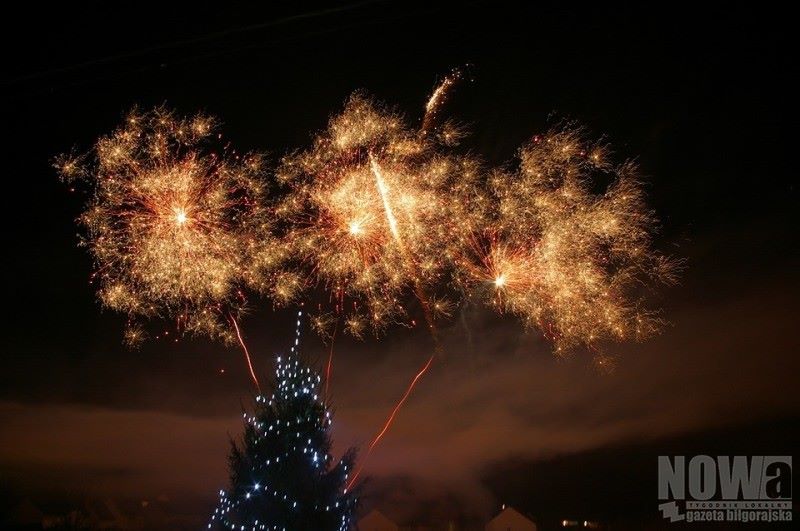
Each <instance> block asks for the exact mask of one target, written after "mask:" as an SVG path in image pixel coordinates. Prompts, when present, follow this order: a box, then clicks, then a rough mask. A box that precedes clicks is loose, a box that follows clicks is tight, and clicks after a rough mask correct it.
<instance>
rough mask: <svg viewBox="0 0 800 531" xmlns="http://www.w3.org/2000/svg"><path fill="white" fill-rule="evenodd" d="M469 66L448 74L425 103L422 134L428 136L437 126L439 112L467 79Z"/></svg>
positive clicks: (455, 69)
mask: <svg viewBox="0 0 800 531" xmlns="http://www.w3.org/2000/svg"><path fill="white" fill-rule="evenodd" d="M468 68H469V65H468V66H466V67H463V68H454V69H453V70H451V71H450V73H449V74H447V75H446V76H445V77H444V79H442V82H441V83H439V85H438V86H437V87H436V88H435V89H434V90H433V93H432V94H431V97H430V98H428V101H427V102H426V103H425V116H424V117H423V119H422V126H421V127H420V132H421V133H422V134H423V135H424V134H427V133H428V132H429V131H430V130H432V129H433V127H434V126H435V125H436V122H437V119H438V117H439V111H440V110H441V109H442V107H444V105H445V103H446V102H447V99H448V97H449V96H450V93H451V92H452V91H453V89H454V88H455V87H456V85H458V84H459V83H460V82H461V81H462V80H463V79H464V78H465V77H466V73H465V70H466V69H468Z"/></svg>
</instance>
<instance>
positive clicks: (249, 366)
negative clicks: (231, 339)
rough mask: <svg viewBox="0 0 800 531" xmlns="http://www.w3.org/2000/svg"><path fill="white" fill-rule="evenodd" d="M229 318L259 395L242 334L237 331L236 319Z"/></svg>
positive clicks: (259, 390) (259, 387)
mask: <svg viewBox="0 0 800 531" xmlns="http://www.w3.org/2000/svg"><path fill="white" fill-rule="evenodd" d="M229 317H230V318H231V323H233V327H234V328H235V329H236V337H238V338H239V344H240V345H241V346H242V350H243V351H244V357H245V359H246V360H247V367H248V368H249V369H250V376H251V377H252V378H253V382H255V384H256V389H258V392H259V394H261V385H260V384H259V383H258V378H256V372H255V371H254V370H253V362H252V361H251V360H250V353H249V352H248V351H247V345H245V344H244V339H242V333H241V331H240V330H239V325H238V324H237V323H236V319H234V318H233V316H232V315H230V314H229Z"/></svg>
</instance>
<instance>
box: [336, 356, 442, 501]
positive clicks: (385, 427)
mask: <svg viewBox="0 0 800 531" xmlns="http://www.w3.org/2000/svg"><path fill="white" fill-rule="evenodd" d="M434 357H435V354H431V357H430V358H428V362H427V363H425V366H423V367H422V369H420V371H419V372H418V373H417V375H416V376H414V379H413V380H411V383H410V384H409V385H408V389H406V392H405V394H404V395H403V398H401V399H400V401H399V402H397V405H395V406H394V409H393V410H392V413H391V414H390V415H389V418H387V419H386V422H385V423H384V425H383V429H381V431H380V432H379V433H378V435H376V436H375V438H374V439H373V440H372V442H371V443H370V445H369V448H368V449H367V455H365V456H364V459H363V460H362V461H361V466H360V467H359V468H358V470H357V471H356V473H355V474H354V475H353V479H351V480H350V483H348V484H347V490H350V487H352V486H353V484H354V483H355V482H356V479H357V478H358V475H359V474H361V471H362V470H363V469H364V465H365V464H366V463H367V459H369V456H370V454H371V453H372V450H373V449H374V448H375V445H377V444H378V442H379V441H380V440H381V439H382V438H383V435H384V434H385V433H386V432H387V431H388V430H389V427H390V426H391V425H392V423H393V422H394V418H395V416H396V415H397V412H398V411H400V408H401V407H403V404H404V403H405V401H406V399H407V398H408V397H409V395H411V391H413V390H414V387H415V386H416V385H417V381H418V380H419V379H420V378H422V375H423V374H425V373H426V372H427V371H428V369H429V368H430V366H431V363H433V358H434Z"/></svg>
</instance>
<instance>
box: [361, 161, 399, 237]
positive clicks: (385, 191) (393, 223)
mask: <svg viewBox="0 0 800 531" xmlns="http://www.w3.org/2000/svg"><path fill="white" fill-rule="evenodd" d="M369 165H370V168H371V169H372V173H374V174H375V182H376V184H377V186H378V192H379V193H380V194H381V201H382V202H383V210H384V212H385V213H386V220H387V221H388V222H389V229H390V230H391V231H392V236H394V239H395V240H397V242H398V243H399V244H400V245H402V244H403V240H402V239H401V238H400V231H398V230H397V218H395V217H394V212H392V204H391V203H390V202H389V188H388V187H387V186H386V182H385V181H384V180H383V173H382V172H381V167H380V166H379V165H378V161H377V160H375V157H374V156H373V155H372V154H371V153H370V155H369Z"/></svg>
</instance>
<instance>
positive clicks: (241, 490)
mask: <svg viewBox="0 0 800 531" xmlns="http://www.w3.org/2000/svg"><path fill="white" fill-rule="evenodd" d="M301 317H302V312H299V313H298V319H297V335H296V338H295V342H294V346H292V348H291V351H290V354H289V355H288V356H285V357H278V358H277V364H276V370H275V380H274V392H273V394H272V395H271V396H262V395H259V396H257V397H256V399H255V406H254V412H253V414H252V415H251V414H249V413H244V414H243V416H244V420H245V427H244V434H243V436H242V438H241V440H240V441H233V442H232V449H231V453H230V456H229V467H230V478H231V486H230V490H228V491H220V499H219V505H218V507H217V508H216V510H215V511H214V514H213V515H212V516H211V522H210V523H209V524H208V528H209V529H236V530H292V531H305V530H308V531H327V530H331V531H333V530H337V531H345V530H348V529H351V528H352V527H353V515H354V512H355V508H356V503H357V497H356V495H355V493H354V492H352V491H348V490H347V488H346V485H347V478H348V474H349V473H350V471H351V470H352V468H353V463H354V461H355V449H352V448H351V449H350V450H348V451H347V452H346V453H345V455H344V456H343V457H342V459H340V460H339V461H334V459H333V456H332V455H331V438H330V434H329V430H330V428H331V413H330V411H329V410H328V408H327V407H326V404H325V403H324V402H323V400H322V397H321V396H320V395H319V392H320V389H319V388H320V383H321V379H320V377H319V376H318V375H317V374H316V373H315V372H314V371H312V370H311V369H310V368H309V367H307V366H306V365H305V364H304V363H303V362H302V361H301V360H300V358H299V344H300V321H301Z"/></svg>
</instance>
